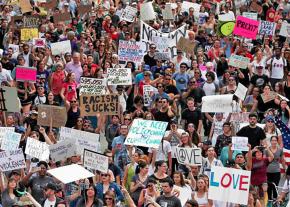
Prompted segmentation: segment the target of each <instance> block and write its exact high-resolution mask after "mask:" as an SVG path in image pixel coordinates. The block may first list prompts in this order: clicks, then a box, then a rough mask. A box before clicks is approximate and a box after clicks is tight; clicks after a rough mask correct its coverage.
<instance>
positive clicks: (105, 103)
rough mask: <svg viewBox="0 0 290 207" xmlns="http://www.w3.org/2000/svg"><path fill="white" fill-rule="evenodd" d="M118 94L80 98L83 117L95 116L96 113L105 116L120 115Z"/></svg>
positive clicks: (85, 95)
mask: <svg viewBox="0 0 290 207" xmlns="http://www.w3.org/2000/svg"><path fill="white" fill-rule="evenodd" d="M118 108H119V96H118V94H108V95H87V94H83V95H81V96H80V109H81V114H82V116H95V115H96V113H101V114H103V115H114V114H118Z"/></svg>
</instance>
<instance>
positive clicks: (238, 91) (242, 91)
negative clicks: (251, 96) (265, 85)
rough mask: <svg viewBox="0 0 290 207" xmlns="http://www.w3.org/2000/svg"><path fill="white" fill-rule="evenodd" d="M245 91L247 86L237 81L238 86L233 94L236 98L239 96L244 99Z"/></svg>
mask: <svg viewBox="0 0 290 207" xmlns="http://www.w3.org/2000/svg"><path fill="white" fill-rule="evenodd" d="M247 91H248V88H247V87H245V86H244V85H243V84H241V83H239V84H238V87H237V89H236V91H235V95H236V96H237V97H238V98H240V99H241V100H244V99H245V98H246V95H247Z"/></svg>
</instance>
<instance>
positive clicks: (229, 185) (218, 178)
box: [208, 166, 251, 205]
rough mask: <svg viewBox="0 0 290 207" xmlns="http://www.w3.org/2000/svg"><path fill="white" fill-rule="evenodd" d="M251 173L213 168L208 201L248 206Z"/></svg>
mask: <svg viewBox="0 0 290 207" xmlns="http://www.w3.org/2000/svg"><path fill="white" fill-rule="evenodd" d="M250 180H251V171H248V170H238V169H234V168H226V167H218V166H212V167H211V172H210V182H209V191H208V199H212V200H217V201H224V202H231V203H236V204H243V205H247V204H248V195H249V187H250Z"/></svg>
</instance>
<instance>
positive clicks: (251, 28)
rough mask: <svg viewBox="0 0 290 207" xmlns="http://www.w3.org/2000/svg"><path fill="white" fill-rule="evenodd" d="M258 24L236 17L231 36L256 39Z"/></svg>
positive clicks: (254, 21)
mask: <svg viewBox="0 0 290 207" xmlns="http://www.w3.org/2000/svg"><path fill="white" fill-rule="evenodd" d="M258 28H259V22H258V21H256V20H252V19H249V18H246V17H243V16H238V17H237V21H236V24H235V28H234V32H233V34H235V35H239V36H242V37H245V38H249V39H254V40H255V39H256V36H257V33H258Z"/></svg>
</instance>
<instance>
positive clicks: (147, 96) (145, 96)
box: [143, 85, 154, 107]
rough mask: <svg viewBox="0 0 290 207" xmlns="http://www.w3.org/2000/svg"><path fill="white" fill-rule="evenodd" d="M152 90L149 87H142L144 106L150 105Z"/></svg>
mask: <svg viewBox="0 0 290 207" xmlns="http://www.w3.org/2000/svg"><path fill="white" fill-rule="evenodd" d="M153 91H154V89H153V87H152V86H151V85H144V86H143V100H144V106H146V107H148V106H150V105H151V101H152V99H151V97H152V95H153V94H152V93H153Z"/></svg>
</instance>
